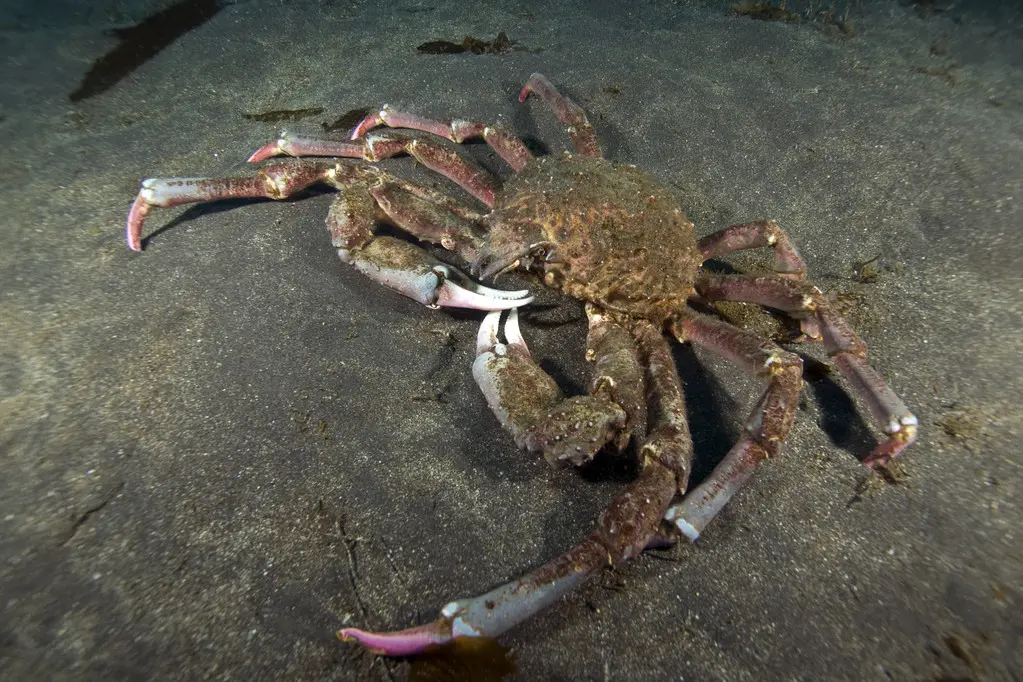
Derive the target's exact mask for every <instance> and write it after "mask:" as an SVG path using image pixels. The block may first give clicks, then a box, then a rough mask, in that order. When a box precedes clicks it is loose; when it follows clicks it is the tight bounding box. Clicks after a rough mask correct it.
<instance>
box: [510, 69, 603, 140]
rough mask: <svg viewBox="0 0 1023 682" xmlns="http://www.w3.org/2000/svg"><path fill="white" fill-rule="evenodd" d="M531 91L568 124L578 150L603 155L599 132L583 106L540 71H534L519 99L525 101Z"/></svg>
mask: <svg viewBox="0 0 1023 682" xmlns="http://www.w3.org/2000/svg"><path fill="white" fill-rule="evenodd" d="M531 92H535V93H536V94H537V95H539V96H540V98H541V99H542V100H543V101H544V102H546V103H547V105H548V106H549V107H550V108H551V110H552V111H554V115H555V116H556V117H557V119H558V120H559V121H561V122H562V123H563V124H564V125H567V126H568V136H569V137H571V138H572V143H573V144H575V148H576V151H578V152H579V153H580V154H582V155H583V156H593V157H596V158H600V157H601V156H603V154H602V153H601V151H600V143H599V142H597V133H596V131H595V130H594V129H593V126H592V125H590V121H589V119H587V118H586V112H585V111H584V110H583V108H582V107H580V106H579V105H578V104H576V103H575V102H573V101H572V100H571V99H569V98H568V97H565V96H564V95H562V94H561V93H560V92H558V89H557V88H555V87H554V84H553V83H551V82H550V81H549V80H547V77H546V76H544V75H543V74H540V73H534V74H533V75H532V76H530V77H529V80H528V81H526V84H525V86H523V88H522V91H521V92H520V93H519V101H520V102H525V101H526V98H527V97H529V93H531Z"/></svg>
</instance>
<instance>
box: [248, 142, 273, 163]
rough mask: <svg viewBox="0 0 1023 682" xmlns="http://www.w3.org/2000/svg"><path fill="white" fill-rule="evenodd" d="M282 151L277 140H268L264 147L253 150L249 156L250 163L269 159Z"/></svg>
mask: <svg viewBox="0 0 1023 682" xmlns="http://www.w3.org/2000/svg"><path fill="white" fill-rule="evenodd" d="M279 153H280V148H279V147H278V146H277V141H276V140H275V141H273V142H267V143H266V144H264V145H263V146H262V147H260V148H259V149H257V150H256V151H254V152H252V156H250V157H249V158H248V162H249V163H259V162H260V161H263V160H265V159H269V158H270V157H271V156H277V154H279Z"/></svg>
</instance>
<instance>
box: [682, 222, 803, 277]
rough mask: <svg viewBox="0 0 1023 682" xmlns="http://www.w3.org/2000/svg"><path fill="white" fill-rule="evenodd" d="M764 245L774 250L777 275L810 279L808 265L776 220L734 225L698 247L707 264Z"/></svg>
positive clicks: (709, 237) (705, 239)
mask: <svg viewBox="0 0 1023 682" xmlns="http://www.w3.org/2000/svg"><path fill="white" fill-rule="evenodd" d="M762 246H770V247H773V248H774V269H775V271H776V272H778V273H779V274H782V275H785V276H788V277H792V278H795V279H803V277H805V276H806V263H805V262H803V258H802V256H800V255H799V252H798V251H797V250H796V247H795V245H794V244H793V243H792V240H791V239H790V238H789V236H788V234H786V233H785V230H783V229H781V228H780V227H778V223H776V222H775V221H773V220H758V221H756V222H752V223H743V224H741V225H732V226H731V227H726V228H724V229H723V230H719V231H718V232H715V233H714V234H710V235H707V236H706V237H704V238H703V239H701V240H700V241H699V243H698V244H697V248H698V249H700V253H702V254H703V260H705V261H706V260H709V259H711V258H716V257H718V256H723V255H725V254H727V253H731V252H733V251H741V250H743V249H755V248H758V247H762Z"/></svg>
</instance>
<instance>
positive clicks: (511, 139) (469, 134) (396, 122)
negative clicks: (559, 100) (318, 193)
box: [351, 104, 533, 171]
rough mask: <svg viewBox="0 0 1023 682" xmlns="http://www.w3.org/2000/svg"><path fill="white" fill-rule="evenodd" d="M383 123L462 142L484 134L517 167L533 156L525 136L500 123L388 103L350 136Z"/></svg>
mask: <svg viewBox="0 0 1023 682" xmlns="http://www.w3.org/2000/svg"><path fill="white" fill-rule="evenodd" d="M381 125H384V126H388V127H389V128H407V129H408V130H419V131H421V132H424V133H431V134H433V135H438V136H440V137H443V138H446V139H448V140H451V141H452V142H457V143H459V144H461V143H462V142H464V141H466V140H468V139H470V138H473V137H482V138H483V139H484V141H486V143H487V144H488V145H490V147H491V149H493V150H494V151H495V152H497V155H498V156H500V157H501V158H502V159H504V161H505V163H507V164H508V165H509V166H511V167H512V168H513V169H514V170H516V171H520V170H522V169H523V168H524V167H525V165H526V163H528V162H529V160H530V159H531V158H533V155H532V154H531V153H530V151H529V150H528V149H527V148H526V145H524V144H523V143H522V140H520V139H519V138H517V137H516V136H515V135H513V134H511V133H510V132H508V131H507V130H505V129H504V127H503V126H501V125H500V124H497V125H487V124H485V123H478V122H473V121H465V120H462V119H457V118H456V119H452V120H449V121H435V120H433V119H430V118H425V117H423V116H417V115H416V114H410V113H408V112H406V111H395V110H394V109H392V108H391V107H390V105H387V104H385V105H384V106H382V107H381V108H380V111H377V112H376V113H373V114H370V115H368V116H367V117H366V118H364V119H362V120H361V121H360V122H359V123H358V125H356V126H355V129H354V130H352V135H351V139H353V140H357V139H359V138H360V137H362V136H363V135H365V134H366V133H367V132H368V131H370V130H372V129H373V128H376V127H377V126H381Z"/></svg>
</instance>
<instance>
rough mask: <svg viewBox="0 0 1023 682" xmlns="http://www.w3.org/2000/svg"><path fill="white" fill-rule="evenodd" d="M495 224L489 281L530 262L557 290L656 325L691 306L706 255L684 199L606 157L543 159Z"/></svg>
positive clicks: (504, 197) (488, 253) (484, 268)
mask: <svg viewBox="0 0 1023 682" xmlns="http://www.w3.org/2000/svg"><path fill="white" fill-rule="evenodd" d="M487 223H488V226H489V237H488V241H487V244H486V245H485V246H484V247H483V249H481V258H480V263H478V264H477V267H478V268H479V270H480V271H481V273H482V276H483V277H484V278H487V277H488V276H490V275H492V274H496V272H500V271H503V270H507V269H510V268H511V267H513V266H515V265H516V264H517V262H518V261H520V260H521V261H522V262H521V265H522V266H523V267H525V268H526V269H537V266H540V267H539V269H540V270H541V271H542V272H543V280H544V283H545V284H547V285H548V286H550V287H552V288H554V289H558V290H560V291H563V292H565V293H566V294H568V295H569V296H572V297H574V298H577V299H580V300H582V301H587V302H590V303H594V304H596V305H598V306H600V307H601V308H603V309H605V310H608V311H616V312H620V313H624V314H626V315H629V316H632V317H639V318H645V319H648V320H651V321H653V322H654V323H657V322H660V321H663V320H664V319H666V318H667V317H668V316H669V315H671V314H672V313H673V312H676V311H678V310H679V309H681V308H684V307H685V305H686V299H687V298H689V296H690V295H691V294H692V291H693V283H694V281H695V278H696V271H697V269H698V268H699V266H700V263H701V261H702V257H701V255H700V251H699V249H698V248H697V246H696V237H695V234H694V231H693V223H692V221H690V220H689V219H688V218H687V217H686V216H685V215H684V214H683V213H682V211H681V209H680V208H679V202H678V199H677V198H676V197H675V196H673V195H672V194H671V193H670V192H668V191H667V190H665V189H664V187H662V186H661V185H660V184H658V183H657V182H655V181H654V180H653V178H651V177H650V176H648V175H647V174H646V173H643V172H642V171H640V170H639V169H637V168H636V167H635V166H631V165H623V164H614V163H611V162H610V161H607V160H605V159H602V158H590V157H585V156H578V155H572V154H568V153H565V154H563V155H561V156H552V157H540V158H537V159H534V160H533V162H532V163H531V164H530V165H528V166H527V167H526V168H524V169H523V170H522V171H520V172H519V173H518V174H516V175H514V176H512V178H510V179H509V181H508V182H507V184H506V185H505V187H504V189H503V191H502V192H501V193H500V194H499V195H498V197H497V203H496V204H495V206H494V209H493V211H492V212H491V213H490V215H489V216H488V219H487Z"/></svg>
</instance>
